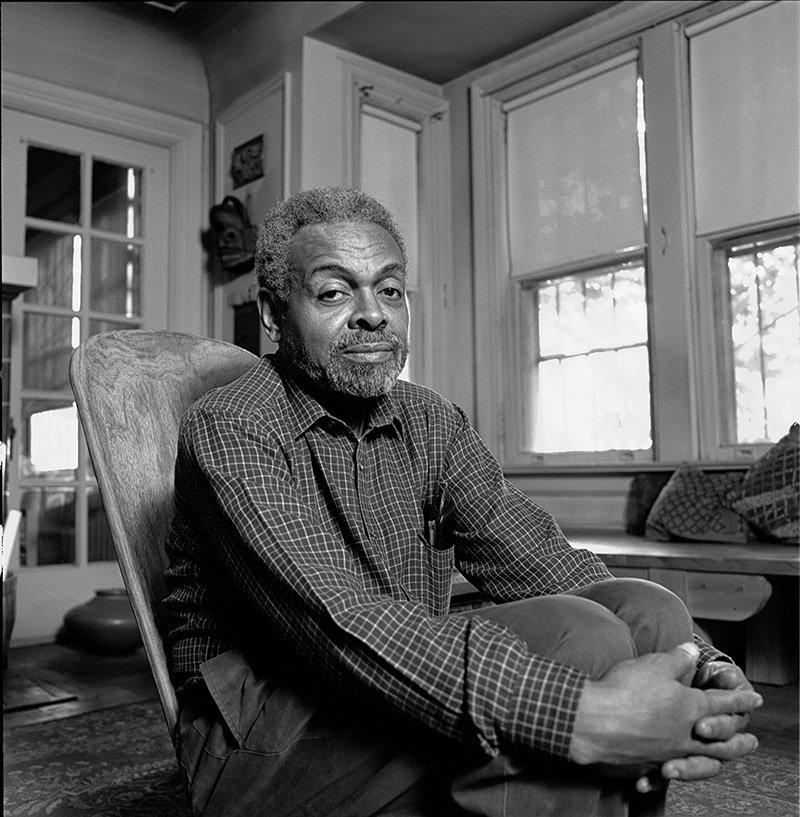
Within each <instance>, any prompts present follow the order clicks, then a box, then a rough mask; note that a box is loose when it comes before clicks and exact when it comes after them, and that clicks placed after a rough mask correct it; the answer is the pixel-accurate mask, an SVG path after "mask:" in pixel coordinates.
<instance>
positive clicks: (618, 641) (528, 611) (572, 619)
mask: <svg viewBox="0 0 800 817" xmlns="http://www.w3.org/2000/svg"><path fill="white" fill-rule="evenodd" d="M481 613H483V614H484V615H486V617H487V618H491V619H492V620H493V621H495V623H497V624H501V625H503V626H504V627H506V628H507V629H509V630H511V631H512V632H514V634H515V635H517V636H518V637H519V638H521V639H522V640H523V641H525V643H526V644H527V645H528V647H529V649H530V650H531V651H532V652H535V653H538V654H539V655H543V656H544V657H546V658H550V659H551V660H553V661H557V662H558V663H560V664H567V665H568V666H571V667H575V668H576V669H579V670H581V671H582V672H585V673H587V674H588V675H590V676H591V677H592V678H599V677H601V676H602V675H604V674H605V673H606V672H607V671H608V670H609V669H610V668H611V667H613V666H614V665H616V664H618V663H619V662H620V661H625V660H627V659H628V658H633V657H634V655H635V654H636V652H635V645H634V643H633V640H632V638H631V633H630V630H629V629H628V626H627V625H626V624H625V622H624V621H622V620H621V619H619V618H618V617H617V616H615V615H614V614H613V613H612V612H611V611H610V610H608V609H607V608H605V607H603V606H602V605H600V604H597V603H595V602H593V601H590V600H587V599H583V598H578V597H576V596H573V595H558V596H543V597H538V598H535V599H530V600H528V601H525V602H515V603H512V604H508V605H498V606H497V607H494V608H491V609H490V610H489V611H487V612H486V613H484V611H481Z"/></svg>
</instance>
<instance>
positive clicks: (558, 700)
mask: <svg viewBox="0 0 800 817" xmlns="http://www.w3.org/2000/svg"><path fill="white" fill-rule="evenodd" d="M587 680H588V676H587V675H585V674H584V673H582V672H580V671H579V670H576V669H573V668H572V667H568V666H565V665H564V664H557V663H555V662H553V661H549V660H547V659H542V658H537V659H533V660H532V661H531V662H530V663H529V664H528V666H527V668H526V669H525V670H524V671H523V672H522V674H521V676H520V683H519V687H518V689H517V691H516V693H515V695H514V696H513V697H512V700H513V701H514V704H513V706H512V707H510V708H509V710H508V722H507V723H506V724H502V726H501V734H502V735H503V736H504V744H505V745H504V747H503V750H504V751H506V752H511V753H515V752H524V753H525V754H530V753H531V751H540V752H544V753H546V754H548V755H551V756H552V757H560V758H567V757H568V756H569V747H570V743H571V741H572V731H573V728H574V724H575V714H576V712H577V709H578V701H579V699H580V696H581V692H582V691H583V687H584V685H585V684H586V681H587Z"/></svg>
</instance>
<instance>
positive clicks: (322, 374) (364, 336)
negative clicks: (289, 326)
mask: <svg viewBox="0 0 800 817" xmlns="http://www.w3.org/2000/svg"><path fill="white" fill-rule="evenodd" d="M376 341H380V342H385V343H390V344H391V345H392V351H393V359H392V360H388V361H386V362H385V363H360V362H353V361H351V360H348V359H347V358H346V357H345V356H344V355H343V354H341V350H342V349H344V348H346V347H348V346H351V345H353V344H355V343H374V342H376ZM281 347H282V352H283V354H284V355H285V356H286V357H287V358H289V359H290V360H291V361H292V362H293V363H294V365H295V366H296V367H297V368H298V369H299V370H300V371H301V372H302V373H303V374H304V375H305V376H306V377H307V378H308V379H309V380H310V381H311V382H312V383H314V384H315V385H317V386H319V387H321V388H323V389H325V390H326V391H331V392H334V393H335V394H342V395H347V396H348V397H358V398H364V399H369V398H373V397H380V396H381V395H382V394H386V393H387V392H389V390H390V389H391V388H392V386H394V384H395V383H396V382H397V379H398V378H399V377H400V373H401V372H402V371H403V366H405V364H406V359H407V358H408V342H407V341H406V340H405V338H402V337H400V336H399V335H396V334H394V333H393V332H386V331H383V332H370V331H364V330H361V331H354V332H352V333H348V334H347V335H343V336H342V337H341V338H339V340H338V341H337V342H336V343H335V344H334V346H333V347H332V348H331V350H330V352H329V353H328V359H327V361H326V362H325V365H323V366H321V365H320V364H318V363H314V362H312V361H311V360H309V358H308V356H307V354H306V350H305V347H304V346H303V344H302V343H301V342H299V339H298V338H296V337H295V336H294V334H290V335H288V336H287V335H284V337H283V338H282V340H281Z"/></svg>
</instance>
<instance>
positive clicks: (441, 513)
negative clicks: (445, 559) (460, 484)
mask: <svg viewBox="0 0 800 817" xmlns="http://www.w3.org/2000/svg"><path fill="white" fill-rule="evenodd" d="M436 488H437V491H436V498H435V499H434V502H433V513H432V514H431V518H430V519H429V520H428V544H429V545H430V546H431V547H432V548H434V549H437V550H446V549H447V548H448V547H450V545H449V544H448V541H447V540H448V535H447V532H448V527H449V525H448V523H449V521H450V517H451V516H452V515H453V502H452V500H451V499H450V494H449V493H448V490H447V483H444V484H442V483H437V485H436Z"/></svg>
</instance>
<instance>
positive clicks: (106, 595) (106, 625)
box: [64, 587, 142, 655]
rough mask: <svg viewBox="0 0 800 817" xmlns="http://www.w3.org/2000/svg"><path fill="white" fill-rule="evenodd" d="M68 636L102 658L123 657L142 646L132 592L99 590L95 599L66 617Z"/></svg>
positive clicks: (96, 591)
mask: <svg viewBox="0 0 800 817" xmlns="http://www.w3.org/2000/svg"><path fill="white" fill-rule="evenodd" d="M64 628H65V629H66V631H67V633H68V635H69V636H70V637H71V638H73V639H74V640H75V641H77V642H78V643H79V644H81V645H82V646H83V647H85V648H86V649H87V650H89V651H90V652H93V653H98V654H100V655H122V654H124V653H128V652H132V651H133V650H135V649H136V648H137V647H138V646H139V645H140V644H141V643H142V637H141V635H140V634H139V627H138V625H137V624H136V619H135V618H134V615H133V608H132V607H131V603H130V600H129V599H128V593H127V591H126V590H124V589H122V588H117V587H114V588H110V589H106V590H95V594H94V598H92V599H89V601H87V602H85V603H84V604H80V605H78V606H77V607H73V608H72V609H71V610H70V611H69V612H68V613H67V614H66V615H65V616H64Z"/></svg>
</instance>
